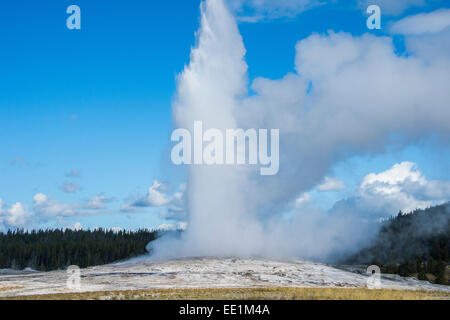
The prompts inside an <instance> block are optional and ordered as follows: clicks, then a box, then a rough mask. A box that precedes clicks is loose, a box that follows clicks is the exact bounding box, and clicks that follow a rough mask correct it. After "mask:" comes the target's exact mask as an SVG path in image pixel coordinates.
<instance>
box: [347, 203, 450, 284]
mask: <svg viewBox="0 0 450 320" xmlns="http://www.w3.org/2000/svg"><path fill="white" fill-rule="evenodd" d="M345 263H352V264H374V265H378V266H380V267H381V270H382V272H383V273H391V274H399V275H401V276H414V277H417V278H419V279H420V280H428V281H431V282H434V283H438V284H447V285H448V284H449V274H448V268H449V267H448V265H449V263H450V203H446V204H444V205H440V206H436V207H432V208H428V209H425V210H415V211H413V212H411V213H409V214H404V213H402V212H401V211H400V212H399V214H398V215H397V216H396V217H393V218H391V219H389V220H388V221H385V222H383V226H382V228H381V230H380V232H379V234H378V236H377V237H376V238H375V240H374V241H373V243H372V244H371V245H370V246H369V247H368V248H365V249H363V250H361V251H360V252H359V253H358V254H356V255H354V256H353V257H351V258H350V259H349V260H347V261H345Z"/></svg>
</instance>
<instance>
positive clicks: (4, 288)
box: [0, 287, 23, 291]
mask: <svg viewBox="0 0 450 320" xmlns="http://www.w3.org/2000/svg"><path fill="white" fill-rule="evenodd" d="M22 288H23V287H0V291H10V290H18V289H22Z"/></svg>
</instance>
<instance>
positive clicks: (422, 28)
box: [390, 9, 450, 35]
mask: <svg viewBox="0 0 450 320" xmlns="http://www.w3.org/2000/svg"><path fill="white" fill-rule="evenodd" d="M449 26H450V9H440V10H436V11H433V12H430V13H421V14H417V15H413V16H409V17H406V18H404V19H401V20H400V21H397V22H395V23H394V24H393V25H392V26H391V28H390V31H391V33H393V34H404V35H420V34H427V33H437V32H441V31H442V30H444V29H446V28H448V27H449Z"/></svg>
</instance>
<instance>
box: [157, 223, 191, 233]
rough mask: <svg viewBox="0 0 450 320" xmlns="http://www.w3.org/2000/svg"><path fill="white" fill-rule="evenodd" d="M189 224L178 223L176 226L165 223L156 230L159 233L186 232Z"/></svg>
mask: <svg viewBox="0 0 450 320" xmlns="http://www.w3.org/2000/svg"><path fill="white" fill-rule="evenodd" d="M186 228H187V223H186V222H177V223H174V224H170V223H165V224H161V225H159V226H158V227H156V228H155V230H157V231H177V230H186Z"/></svg>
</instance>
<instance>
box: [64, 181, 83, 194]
mask: <svg viewBox="0 0 450 320" xmlns="http://www.w3.org/2000/svg"><path fill="white" fill-rule="evenodd" d="M59 189H60V190H61V191H62V192H65V193H75V192H78V191H81V190H82V189H83V188H81V187H80V185H78V183H75V182H69V181H64V183H63V184H62V186H61V187H60V188H59Z"/></svg>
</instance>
